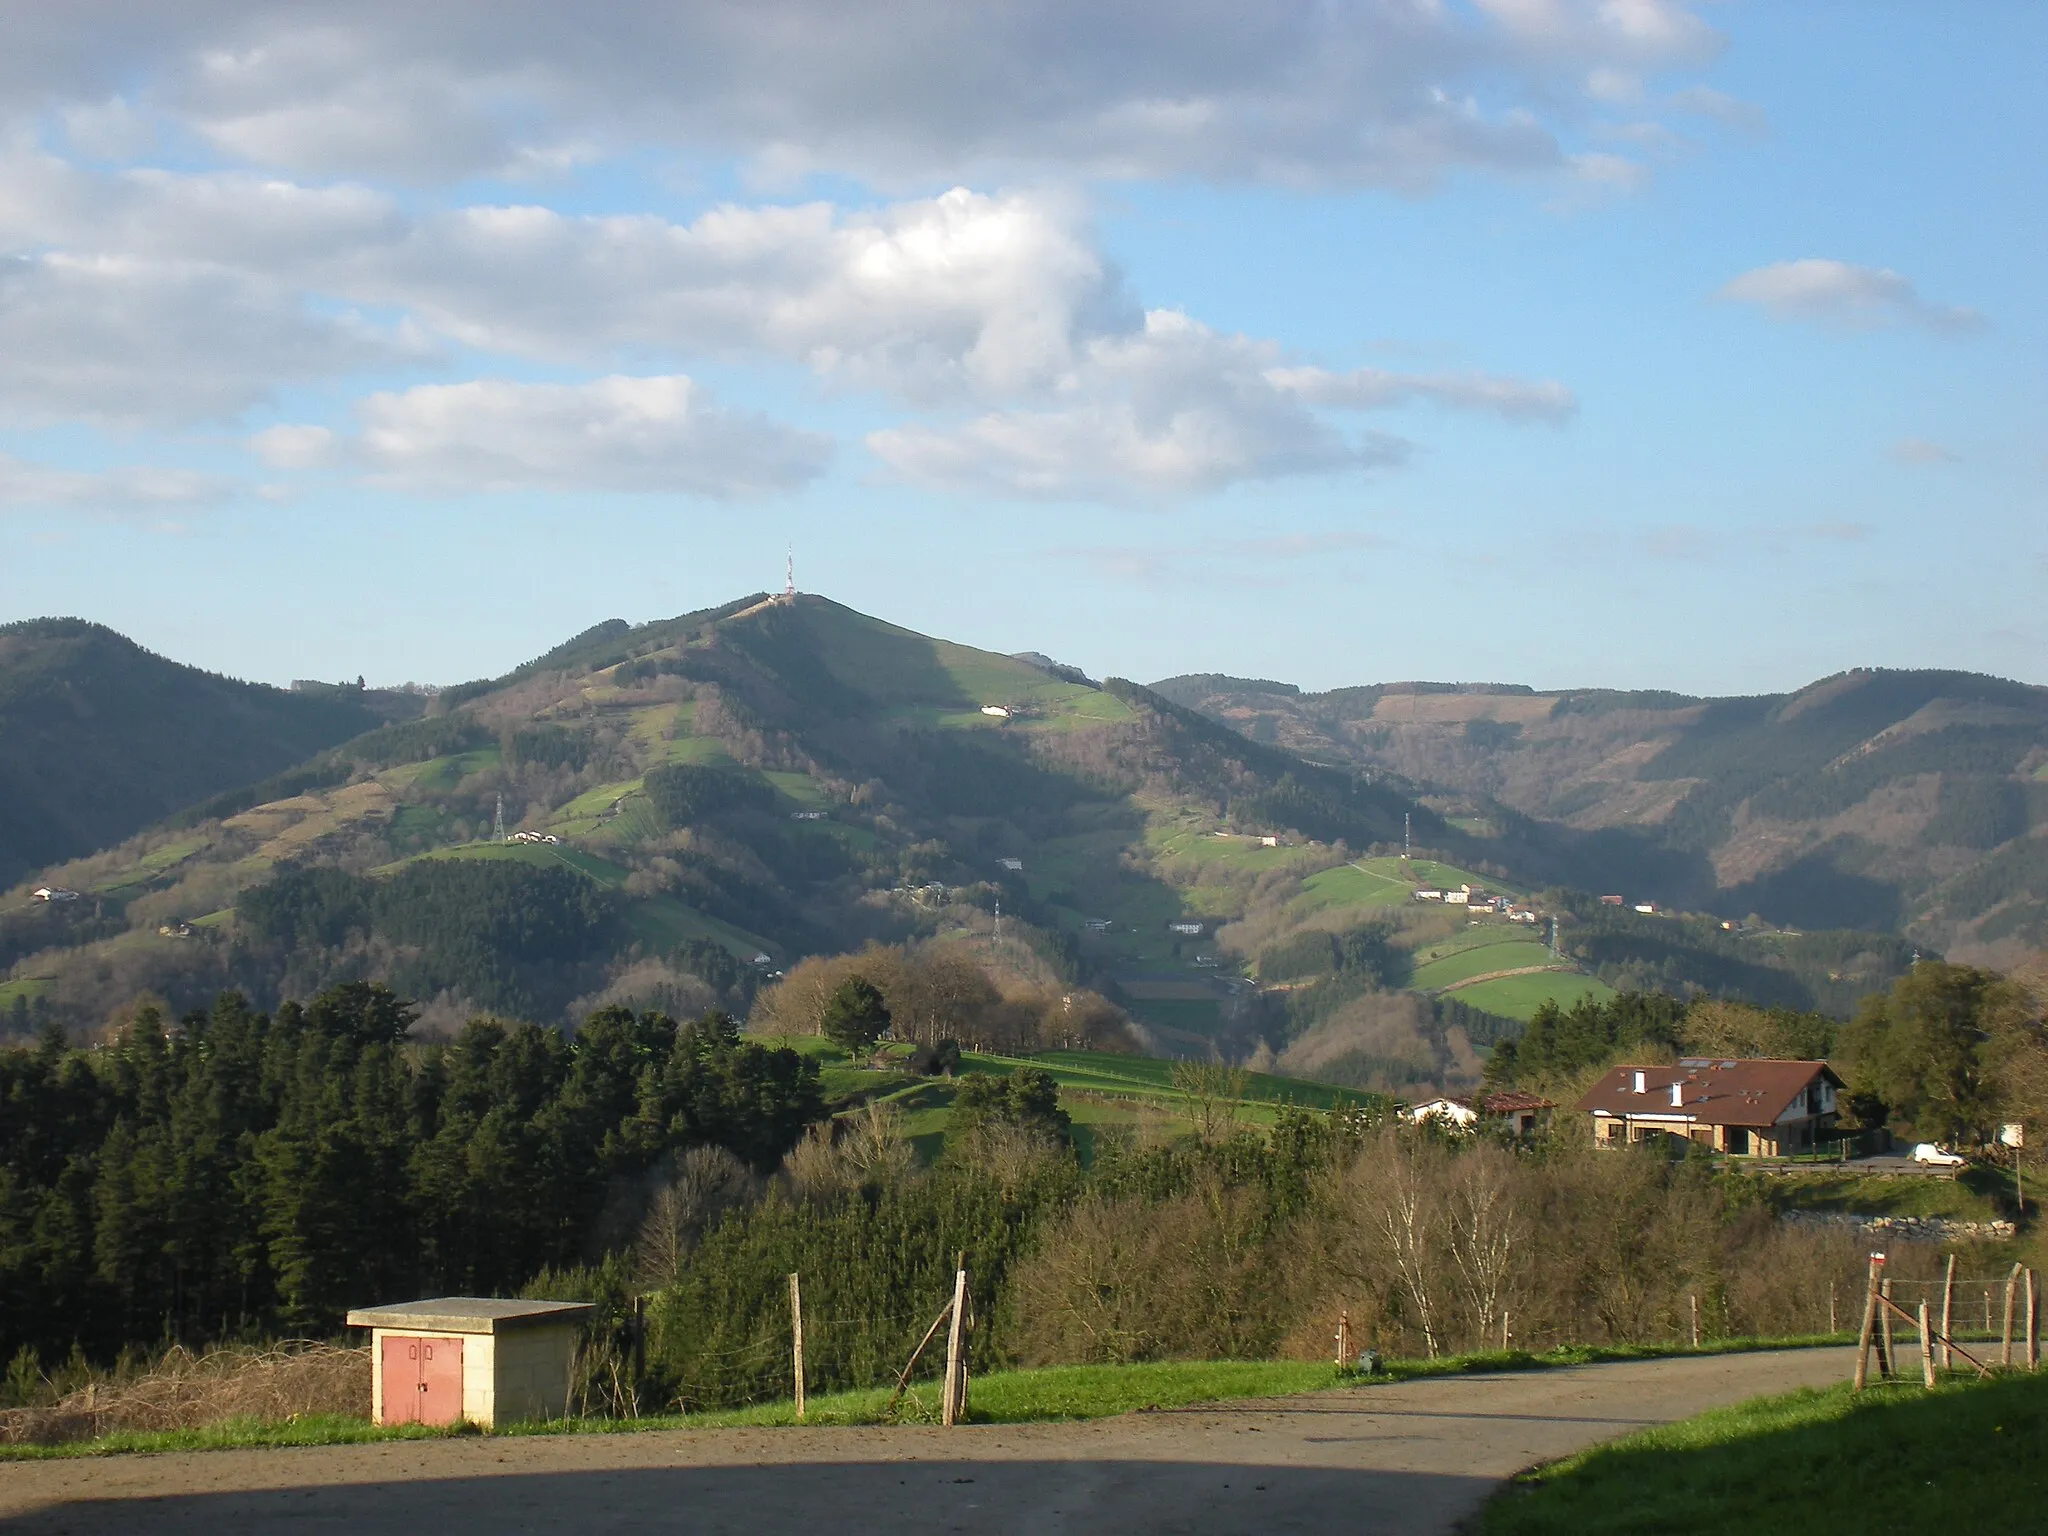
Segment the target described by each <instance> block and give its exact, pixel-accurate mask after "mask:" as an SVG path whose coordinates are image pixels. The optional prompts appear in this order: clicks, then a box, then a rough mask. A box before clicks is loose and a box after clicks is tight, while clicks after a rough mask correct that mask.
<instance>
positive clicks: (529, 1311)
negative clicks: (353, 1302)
mask: <svg viewBox="0 0 2048 1536" xmlns="http://www.w3.org/2000/svg"><path fill="white" fill-rule="evenodd" d="M592 1309H593V1308H592V1303H590V1302H587V1301H508V1300H506V1299H504V1298H503V1297H498V1296H438V1297H436V1298H434V1299H433V1300H431V1301H401V1302H398V1303H396V1304H394V1305H392V1306H388V1307H358V1308H357V1309H356V1310H355V1311H353V1312H351V1313H349V1315H348V1325H349V1327H351V1328H395V1329H399V1330H401V1331H404V1332H413V1333H507V1332H510V1331H511V1330H513V1329H515V1328H531V1327H534V1326H535V1325H536V1324H539V1323H573V1322H577V1321H580V1320H581V1319H582V1318H583V1317H584V1316H586V1315H587V1314H588V1313H589V1312H590V1311H591V1310H592Z"/></svg>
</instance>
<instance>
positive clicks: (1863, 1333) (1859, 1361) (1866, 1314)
mask: <svg viewBox="0 0 2048 1536" xmlns="http://www.w3.org/2000/svg"><path fill="white" fill-rule="evenodd" d="M1883 1265H1884V1255H1883V1254H1881V1253H1873V1254H1872V1255H1871V1256H1870V1277H1869V1280H1868V1282H1867V1283H1866V1284H1865V1285H1864V1288H1863V1326H1862V1327H1861V1328H1859V1329H1858V1330H1857V1332H1856V1384H1855V1387H1854V1390H1855V1391H1858V1392H1861V1391H1862V1390H1863V1383H1864V1382H1865V1381H1867V1380H1868V1379H1869V1377H1870V1330H1871V1328H1872V1326H1873V1325H1874V1324H1875V1323H1876V1322H1877V1275H1878V1271H1879V1270H1880V1269H1881V1268H1882V1267H1883Z"/></svg>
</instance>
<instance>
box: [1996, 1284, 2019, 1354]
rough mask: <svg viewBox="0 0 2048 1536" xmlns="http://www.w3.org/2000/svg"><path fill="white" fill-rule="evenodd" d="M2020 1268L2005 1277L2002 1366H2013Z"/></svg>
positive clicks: (2000, 1343) (2001, 1342) (2001, 1346)
mask: <svg viewBox="0 0 2048 1536" xmlns="http://www.w3.org/2000/svg"><path fill="white" fill-rule="evenodd" d="M2020 1268H2021V1266H2020V1265H2018V1264H2015V1265H2013V1267H2012V1273H2011V1274H2009V1275H2007V1276H2006V1277H2005V1326H2004V1327H2003V1328H2001V1329H2000V1330H1999V1341H2000V1342H1999V1350H1998V1363H1999V1364H2000V1365H2011V1364H2012V1308H2013V1302H2014V1301H2016V1300H2017V1299H2018V1298H2017V1296H2016V1295H2015V1292H2016V1291H2017V1290H2018V1289H2019V1280H2020Z"/></svg>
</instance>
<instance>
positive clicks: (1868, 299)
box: [1717, 256, 1983, 331]
mask: <svg viewBox="0 0 2048 1536" xmlns="http://www.w3.org/2000/svg"><path fill="white" fill-rule="evenodd" d="M1717 297H1720V298H1723V299H1733V300H1735V301H1736V302H1737V303H1741V304H1754V305H1756V306H1757V307H1758V308H1759V309H1762V310H1763V311H1764V312H1765V313H1766V314H1769V315H1770V316H1771V317H1772V318H1774V319H1778V320H1812V321H1816V322H1819V323H1822V324H1827V325H1839V326H1847V327H1851V328H1854V329H1868V328H1870V327H1872V326H1879V325H1891V324H1899V323H1905V324H1913V325H1924V326H1928V327H1931V328H1933V329H1935V330H1945V331H1954V330H1969V329H1972V328H1974V327H1976V326H1979V325H1982V324H1983V316H1981V315H1979V314H1978V313H1977V312H1976V311H1975V310H1972V309H1962V308H1958V307H1955V306H1952V305H1946V304H1931V303H1929V302H1928V301H1927V300H1926V299H1923V298H1922V297H1921V296H1920V293H1919V290H1918V289H1916V288H1915V287H1914V286H1913V283H1912V280H1911V279H1910V278H1907V277H1906V276H1904V275H1903V274H1901V273H1898V272H1894V271H1892V270H1891V268H1889V267H1861V266H1856V265H1854V264H1853V263H1851V262H1846V261H1833V260H1829V259H1826V258H1822V257H1815V256H1809V257H1805V258H1802V259H1801V260H1798V261H1779V262H1773V263H1772V264H1771V265H1769V266H1766V267H1757V268H1754V269H1752V270H1751V271H1748V272H1744V273H1743V274H1742V275H1741V276H1739V277H1736V278H1734V279H1732V280H1730V281H1729V282H1728V283H1726V284H1724V285H1723V286H1722V288H1721V290H1720V292H1719V294H1718V295H1717Z"/></svg>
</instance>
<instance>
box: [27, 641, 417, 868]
mask: <svg viewBox="0 0 2048 1536" xmlns="http://www.w3.org/2000/svg"><path fill="white" fill-rule="evenodd" d="M380 702H382V701H380ZM381 719H382V715H381V714H380V713H379V710H378V709H376V708H373V707H372V706H371V704H370V703H369V702H368V701H366V700H365V699H364V698H363V697H362V696H360V695H359V694H358V693H357V692H356V690H352V689H334V690H325V691H322V692H319V693H293V692H287V691H285V690H284V689H281V688H270V687H265V686H264V685H262V684H260V683H243V682H237V681H236V680H235V679H233V678H228V677H220V676H217V675H216V674H214V673H211V672H202V671H199V670H198V669H197V668H194V667H186V666H180V665H179V664H178V663H176V662H173V661H166V660H165V659H164V658H163V657H161V656H157V655H153V654H152V653H150V652H148V651H146V650H144V649H142V647H140V646H138V645H136V644H134V643H133V642H132V641H129V640H126V639H124V638H122V637H121V636H120V635H117V634H115V633H114V632H113V631H112V630H110V629H106V628H104V627H102V626H101V625H98V624H89V623H86V622H85V621H83V620H80V619H31V620H28V621H25V622H22V623H16V624H8V625H4V626H0V888H4V887H6V886H8V885H12V884H13V883H14V882H15V881H17V880H20V879H22V878H23V877H24V876H28V875H32V874H37V873H40V871H41V870H42V868H43V867H44V866H46V865H51V864H56V863H61V862H63V861H64V860H67V859H74V858H77V857H79V856H81V855H83V854H87V853H91V852H92V851H93V850H95V849H97V848H103V847H105V846H107V845H108V844H110V843H117V842H119V841H121V840H122V839H123V838H126V837H129V836H131V835H133V834H134V833H136V832H138V831H140V830H141V829H142V828H143V827H146V826H148V825H149V824H150V823H151V822H154V821H157V820H160V819H161V818H163V817H165V816H167V815H169V814H170V813H171V812H173V811H175V810H178V809H179V808H180V807H182V806H185V805H189V804H191V803H192V802H194V801H197V800H202V799H204V798H206V797H207V796H208V795H212V794H217V793H219V792H220V791H222V790H225V789H231V788H233V787H235V786H237V785H241V784H248V783H252V782H254V781H256V780H258V779H261V778H264V777H265V776H267V775H269V774H273V773H276V772H278V771H279V770H280V769H282V768H285V767H288V766H290V765H291V764H293V763H296V762H299V761H301V760H302V759H304V758H307V757H309V756H311V755H312V754H313V753H315V752H317V751H319V750H320V749H321V748H322V747H325V746H328V745H330V744H332V743H334V742H338V741H341V740H343V739H344V738H346V737H350V736H354V735H356V734H358V733H359V732H362V731H364V730H367V729H369V728H371V727H373V726H375V725H378V724H379V723H380V722H381Z"/></svg>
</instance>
